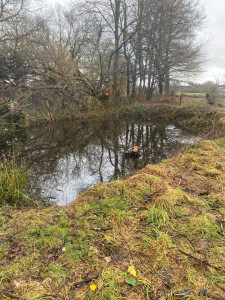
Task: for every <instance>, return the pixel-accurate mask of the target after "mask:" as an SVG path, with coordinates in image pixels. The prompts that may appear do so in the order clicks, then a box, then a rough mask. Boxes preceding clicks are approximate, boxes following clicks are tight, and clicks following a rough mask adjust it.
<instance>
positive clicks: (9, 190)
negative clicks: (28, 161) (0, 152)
mask: <svg viewBox="0 0 225 300" xmlns="http://www.w3.org/2000/svg"><path fill="white" fill-rule="evenodd" d="M26 181H27V173H26V170H25V167H24V166H22V165H21V166H18V165H17V164H16V162H15V158H14V157H12V158H8V159H6V157H2V159H1V162H0V206H2V205H10V206H20V205H24V204H25V203H26V204H27V200H28V199H29V198H28V197H26V196H25V195H24V194H23V191H24V188H25V184H26ZM29 204H30V202H29Z"/></svg>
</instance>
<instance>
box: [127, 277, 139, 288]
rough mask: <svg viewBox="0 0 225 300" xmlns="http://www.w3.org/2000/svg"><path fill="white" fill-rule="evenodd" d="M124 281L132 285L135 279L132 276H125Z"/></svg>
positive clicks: (134, 283)
mask: <svg viewBox="0 0 225 300" xmlns="http://www.w3.org/2000/svg"><path fill="white" fill-rule="evenodd" d="M125 282H126V283H127V284H129V285H132V286H135V285H136V283H137V281H136V279H135V278H134V277H133V276H132V277H129V278H126V279H125Z"/></svg>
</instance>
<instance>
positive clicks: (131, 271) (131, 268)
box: [128, 266, 137, 277]
mask: <svg viewBox="0 0 225 300" xmlns="http://www.w3.org/2000/svg"><path fill="white" fill-rule="evenodd" d="M128 272H129V273H130V274H131V275H133V276H134V277H135V276H136V275H137V274H136V270H135V268H134V266H130V267H129V268H128Z"/></svg>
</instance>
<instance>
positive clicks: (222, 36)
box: [202, 0, 225, 83]
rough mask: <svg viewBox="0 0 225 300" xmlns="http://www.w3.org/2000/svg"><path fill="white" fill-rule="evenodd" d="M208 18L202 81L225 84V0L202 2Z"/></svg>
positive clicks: (206, 0) (204, 0)
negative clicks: (205, 59) (216, 81)
mask: <svg viewBox="0 0 225 300" xmlns="http://www.w3.org/2000/svg"><path fill="white" fill-rule="evenodd" d="M202 1H203V3H204V4H205V8H206V14H207V18H208V22H207V29H206V31H207V32H206V34H207V35H208V36H209V43H208V46H207V58H208V63H207V64H206V70H207V72H206V73H205V74H203V75H204V79H209V80H214V81H215V80H217V79H219V81H220V82H221V83H222V81H224V82H225V0H202Z"/></svg>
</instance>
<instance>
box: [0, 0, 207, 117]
mask: <svg viewBox="0 0 225 300" xmlns="http://www.w3.org/2000/svg"><path fill="white" fill-rule="evenodd" d="M37 3H39V2H34V3H32V2H31V1H28V0H1V7H0V97H1V99H2V100H1V101H3V99H13V100H14V101H13V102H11V104H10V105H11V106H13V107H14V108H15V107H17V108H23V107H24V106H25V105H31V104H33V105H34V104H35V105H37V106H38V107H39V108H40V107H42V106H43V107H45V108H46V109H47V110H48V112H49V117H50V118H51V110H52V109H51V107H52V106H58V108H60V109H66V108H67V107H69V106H70V104H71V103H72V104H73V105H76V106H77V107H78V108H79V109H81V110H85V109H87V107H88V106H90V105H95V101H98V100H100V101H102V102H104V101H108V100H107V98H110V99H111V101H113V103H114V104H115V105H117V104H119V103H120V102H121V101H122V99H126V100H127V101H129V102H132V101H134V100H135V99H136V98H137V97H138V96H140V95H142V97H144V98H146V99H150V98H151V97H152V95H153V93H154V92H155V91H158V93H159V94H161V95H162V94H164V95H166V96H168V95H169V91H170V82H171V80H172V79H174V78H176V79H177V78H179V77H180V76H182V77H183V76H186V75H191V74H193V73H194V72H197V71H198V70H199V67H200V65H201V63H202V52H201V44H200V42H199V40H198V38H199V31H200V30H201V28H202V24H203V21H204V13H203V11H202V8H201V7H200V5H199V1H198V0H97V1H96V0H90V1H83V2H82V1H81V2H79V4H78V3H74V2H72V1H71V3H69V4H68V5H66V6H59V5H57V6H55V7H54V9H53V8H49V7H46V6H44V4H41V3H39V4H37ZM37 5H39V6H37Z"/></svg>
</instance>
